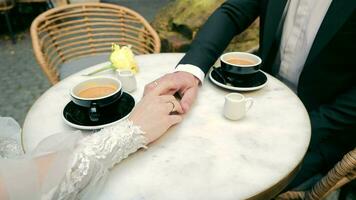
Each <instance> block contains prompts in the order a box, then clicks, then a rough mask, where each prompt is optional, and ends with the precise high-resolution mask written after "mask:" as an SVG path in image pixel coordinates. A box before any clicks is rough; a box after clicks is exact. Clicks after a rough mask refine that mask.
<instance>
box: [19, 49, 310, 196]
mask: <svg viewBox="0 0 356 200" xmlns="http://www.w3.org/2000/svg"><path fill="white" fill-rule="evenodd" d="M183 55H184V54H178V53H169V54H152V55H141V56H137V57H136V59H137V62H138V65H139V67H140V73H139V74H137V76H136V79H137V85H138V88H137V90H136V91H135V92H133V93H132V95H133V96H134V98H135V99H136V101H138V100H139V99H140V98H141V97H142V94H143V90H144V86H145V84H147V83H149V82H151V81H153V80H155V79H156V78H158V77H160V76H162V75H164V74H166V73H168V72H171V71H172V70H173V69H174V67H175V66H176V64H177V63H178V61H179V60H180V59H181V58H182V56H183ZM106 64H107V63H103V64H99V65H96V66H93V67H90V68H88V69H86V70H83V71H81V72H79V73H77V74H74V75H72V76H70V77H68V78H66V79H64V80H62V81H60V82H59V83H58V84H56V85H54V86H53V87H51V88H50V89H49V90H48V91H46V92H45V93H44V94H43V95H42V96H41V97H40V98H39V99H38V100H37V101H36V102H35V104H34V105H33V106H32V108H31V109H30V111H29V112H28V114H27V116H26V119H25V123H24V126H23V145H24V148H25V150H26V151H30V150H32V149H34V148H35V146H36V145H37V144H38V143H39V142H40V141H41V140H42V139H44V138H45V137H47V136H49V135H51V134H54V133H58V132H62V131H69V130H73V131H74V130H75V129H73V128H71V127H69V126H67V125H66V124H65V123H64V122H63V120H62V116H61V115H62V110H63V108H64V106H65V105H66V104H67V103H68V102H69V101H70V96H69V89H70V88H71V87H72V86H73V85H74V84H75V83H77V82H79V81H81V80H84V79H86V78H87V77H85V76H81V75H82V74H86V73H88V72H91V71H93V70H95V69H97V68H99V67H101V66H103V65H106ZM100 75H102V76H115V74H114V73H113V72H105V73H102V74H100ZM229 92H231V91H228V90H224V89H221V88H219V87H217V86H215V85H214V84H213V83H212V82H211V81H209V80H208V79H206V80H205V82H204V83H203V85H202V87H201V88H200V90H199V94H198V97H197V99H196V101H195V103H194V105H193V106H192V107H191V110H190V112H189V113H187V114H186V115H185V116H184V121H183V122H182V123H180V124H178V125H176V126H175V127H172V128H171V129H170V130H169V131H168V132H167V133H166V134H165V135H164V136H163V137H161V138H160V139H159V140H158V141H156V142H154V143H153V144H150V145H149V148H148V149H147V150H140V151H138V152H136V153H135V154H133V155H131V156H129V158H127V159H125V160H124V161H122V162H121V163H120V164H119V165H117V166H115V167H114V168H113V169H112V171H111V174H110V176H109V178H108V180H107V183H106V185H105V187H104V189H103V190H102V193H101V195H100V197H99V199H105V200H110V199H121V200H123V199H124V200H126V199H150V200H161V199H162V200H163V199H170V200H175V199H177V200H181V199H185V200H188V199H192V200H195V199H205V200H207V199H223V200H225V199H234V200H236V199H269V198H272V197H273V196H274V195H276V194H277V193H279V192H280V191H281V190H282V189H283V188H284V187H285V186H286V185H287V184H288V182H289V181H290V180H291V179H292V178H293V175H294V174H295V173H296V171H297V170H298V166H300V163H301V161H302V159H303V156H304V155H305V153H306V151H307V147H308V144H309V140H310V134H311V128H310V122H309V117H308V114H307V111H306V110H305V108H304V106H303V104H302V102H301V101H300V100H299V99H298V97H297V96H296V95H295V94H294V93H293V92H292V91H291V90H290V89H289V88H288V87H287V86H285V85H284V84H283V83H282V82H280V81H279V80H277V79H275V78H273V77H272V76H270V75H268V83H267V85H266V86H265V87H264V88H262V89H260V90H257V91H253V92H244V93H243V94H244V95H245V96H247V97H252V98H254V101H255V102H254V105H253V106H252V108H251V109H250V110H249V112H248V113H247V115H246V117H245V118H243V119H241V120H239V121H230V120H228V119H226V118H225V117H224V116H223V114H222V111H223V104H224V96H225V95H226V94H227V93H229ZM73 134H75V133H73Z"/></svg>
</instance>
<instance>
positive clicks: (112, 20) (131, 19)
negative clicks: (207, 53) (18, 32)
mask: <svg viewBox="0 0 356 200" xmlns="http://www.w3.org/2000/svg"><path fill="white" fill-rule="evenodd" d="M31 37H32V45H33V50H34V54H35V57H36V59H37V61H38V63H39V65H40V66H41V68H42V70H43V71H44V73H45V74H46V76H47V77H48V79H49V81H50V82H51V83H52V84H55V83H57V82H58V81H59V79H60V78H59V72H58V70H59V67H61V65H63V64H65V63H66V62H70V61H73V60H75V59H78V58H83V57H90V56H94V55H98V54H103V53H106V54H109V53H110V52H111V46H112V43H117V44H120V45H132V50H133V52H134V53H135V54H149V53H159V52H160V48H161V43H160V39H159V37H158V35H157V33H156V32H155V30H154V29H153V28H152V27H151V26H150V24H149V23H148V22H147V21H146V20H145V19H144V18H143V17H142V16H140V15H139V14H138V13H136V12H134V11H132V10H130V9H128V8H125V7H122V6H117V5H113V4H105V3H83V4H71V5H66V6H61V7H58V8H53V9H50V10H48V11H46V12H44V13H42V14H41V15H39V16H38V17H37V18H36V19H35V20H34V21H33V23H32V25H31ZM106 58H107V57H106ZM106 61H107V59H106ZM93 64H96V63H93Z"/></svg>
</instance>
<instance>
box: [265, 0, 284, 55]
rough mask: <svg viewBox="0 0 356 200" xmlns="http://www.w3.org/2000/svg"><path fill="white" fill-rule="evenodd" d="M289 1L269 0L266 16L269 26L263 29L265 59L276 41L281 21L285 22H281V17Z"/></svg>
mask: <svg viewBox="0 0 356 200" xmlns="http://www.w3.org/2000/svg"><path fill="white" fill-rule="evenodd" d="M287 1H288V0H278V1H274V0H272V1H268V4H267V9H266V10H267V13H266V16H265V22H267V23H266V24H267V26H266V27H264V29H263V38H264V41H263V46H262V50H261V52H262V57H263V59H265V57H267V54H268V53H269V52H270V48H271V46H272V44H273V42H275V36H276V32H277V31H278V29H279V28H278V27H280V26H281V25H282V24H281V23H283V22H281V19H282V14H283V11H284V7H285V5H286V3H287ZM280 24H281V25H280Z"/></svg>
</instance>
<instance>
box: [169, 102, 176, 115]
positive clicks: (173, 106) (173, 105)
mask: <svg viewBox="0 0 356 200" xmlns="http://www.w3.org/2000/svg"><path fill="white" fill-rule="evenodd" d="M168 103H171V104H172V110H171V113H172V112H174V111H175V110H174V109H175V108H176V105H175V104H174V103H173V102H172V101H168Z"/></svg>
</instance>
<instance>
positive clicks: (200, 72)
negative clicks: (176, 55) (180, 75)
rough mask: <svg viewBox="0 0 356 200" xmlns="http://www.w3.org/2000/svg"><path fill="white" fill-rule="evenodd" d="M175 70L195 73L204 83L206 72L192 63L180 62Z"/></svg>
mask: <svg viewBox="0 0 356 200" xmlns="http://www.w3.org/2000/svg"><path fill="white" fill-rule="evenodd" d="M174 72H188V73H191V74H193V75H194V76H195V77H197V78H198V79H199V80H200V83H201V84H203V81H204V77H205V74H204V72H203V70H201V69H200V68H199V67H197V66H195V65H191V64H179V65H178V66H177V67H176V68H175V70H174Z"/></svg>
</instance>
